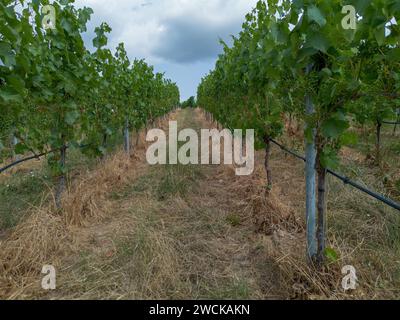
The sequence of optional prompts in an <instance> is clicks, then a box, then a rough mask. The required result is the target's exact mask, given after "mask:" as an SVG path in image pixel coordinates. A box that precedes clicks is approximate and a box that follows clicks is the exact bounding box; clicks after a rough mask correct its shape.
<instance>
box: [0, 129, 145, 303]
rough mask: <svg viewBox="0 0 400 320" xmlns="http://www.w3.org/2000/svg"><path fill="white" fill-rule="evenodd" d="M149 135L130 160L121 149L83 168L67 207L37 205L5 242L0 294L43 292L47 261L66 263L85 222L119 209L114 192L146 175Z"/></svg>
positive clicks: (66, 198)
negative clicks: (142, 173) (111, 195)
mask: <svg viewBox="0 0 400 320" xmlns="http://www.w3.org/2000/svg"><path fill="white" fill-rule="evenodd" d="M144 139H145V137H144V133H143V132H142V133H141V135H140V139H139V142H140V143H139V146H137V148H136V150H137V153H136V155H138V156H135V157H132V158H130V159H128V157H127V156H126V155H125V154H124V153H123V151H118V152H116V154H114V155H112V156H111V157H109V158H107V159H106V160H105V161H103V162H101V163H99V164H98V165H97V167H96V168H95V169H94V170H93V171H91V172H82V173H80V174H79V177H78V178H76V179H75V180H74V181H73V182H72V183H71V184H70V185H69V187H68V190H67V192H65V194H64V196H63V199H62V204H63V209H62V210H61V211H59V210H56V208H55V203H54V201H52V202H50V204H46V205H41V206H39V207H37V208H33V209H32V210H31V212H29V215H27V218H26V219H25V220H24V221H23V222H21V223H20V224H19V225H18V226H17V227H16V228H15V230H13V231H12V232H11V234H10V235H9V236H8V237H7V238H6V239H5V240H4V241H1V242H0V271H1V278H0V298H7V299H15V298H24V297H26V296H29V295H30V294H32V292H35V291H38V288H39V285H40V280H38V279H41V275H40V273H41V270H42V267H43V265H47V264H52V265H54V266H55V267H56V268H57V267H60V266H61V261H62V260H63V259H64V258H65V257H67V256H68V255H70V254H71V253H72V252H74V249H76V248H74V247H76V244H77V242H78V243H79V241H78V240H77V239H76V238H77V237H79V234H80V233H82V232H84V228H85V227H88V226H89V225H91V224H93V223H95V222H97V221H101V220H102V219H104V218H105V217H110V216H112V215H113V214H114V213H115V211H113V210H112V209H115V208H112V205H111V202H110V200H109V197H108V195H109V193H110V192H111V191H112V190H114V189H115V188H118V187H121V186H124V185H125V184H126V183H128V181H131V180H132V179H134V178H135V177H137V175H138V174H140V170H141V169H142V168H143V162H144ZM53 198H54V197H53ZM44 202H45V201H43V203H44Z"/></svg>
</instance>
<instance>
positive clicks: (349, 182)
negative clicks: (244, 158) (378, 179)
mask: <svg viewBox="0 0 400 320" xmlns="http://www.w3.org/2000/svg"><path fill="white" fill-rule="evenodd" d="M270 141H271V142H272V143H273V144H275V145H277V146H278V147H279V148H281V149H282V150H283V151H285V152H287V153H289V154H291V155H292V156H294V157H296V158H298V159H300V160H303V161H304V162H305V161H306V158H305V157H303V156H301V155H299V154H298V153H296V152H294V151H291V150H290V149H288V148H286V147H285V146H283V145H281V144H280V143H279V142H277V141H275V140H273V139H270ZM327 172H328V173H329V174H331V175H332V176H334V177H335V178H337V179H339V180H341V181H342V182H343V183H344V184H345V185H350V186H352V187H354V188H356V189H358V190H360V191H362V192H364V193H366V194H368V195H369V196H371V197H373V198H375V199H377V200H379V201H381V202H383V203H385V204H387V205H388V206H390V207H392V208H394V209H397V210H399V211H400V204H399V203H397V202H395V201H393V200H391V199H389V198H386V197H385V196H383V195H381V194H379V193H376V192H374V191H371V190H369V189H367V188H365V187H363V186H362V185H361V184H359V183H357V182H354V181H352V180H350V178H347V177H344V176H342V175H340V174H339V173H337V172H335V171H332V170H330V169H328V170H327Z"/></svg>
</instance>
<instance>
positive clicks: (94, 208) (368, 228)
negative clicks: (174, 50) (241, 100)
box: [0, 109, 400, 299]
mask: <svg viewBox="0 0 400 320" xmlns="http://www.w3.org/2000/svg"><path fill="white" fill-rule="evenodd" d="M168 120H179V124H182V123H183V124H184V125H187V126H190V127H192V128H197V129H199V128H209V127H212V126H215V124H211V123H209V122H207V121H206V120H205V117H204V114H203V112H202V111H201V110H199V109H196V110H194V111H193V112H192V111H181V110H178V111H176V112H174V113H173V114H171V115H170V116H169V119H168ZM157 125H158V124H157ZM159 125H160V126H161V127H162V128H163V129H166V128H167V121H162V122H161V123H159ZM133 140H135V139H133ZM139 142H140V144H139V147H137V148H136V149H135V157H132V158H131V159H128V158H127V157H126V155H124V153H123V152H122V151H118V152H117V153H116V154H114V155H113V156H111V157H110V158H107V159H105V160H104V161H103V162H102V163H99V164H98V166H97V167H96V168H95V169H94V170H91V171H86V172H81V173H80V174H79V176H78V177H77V178H75V179H74V180H73V181H72V183H71V184H70V186H69V188H68V192H66V194H65V196H64V198H63V207H64V210H63V211H61V212H59V211H57V210H55V209H54V205H51V204H50V205H46V204H43V205H41V206H38V207H37V208H34V209H33V210H32V212H31V214H29V215H28V217H27V218H26V219H25V220H24V221H23V222H22V223H20V224H19V225H18V226H17V227H16V229H15V230H14V231H13V232H12V233H11V235H9V236H8V237H7V239H6V240H5V241H3V242H0V271H1V277H0V298H6V299H32V298H33V299H37V298H43V299H190V298H191V299H204V298H208V299H214V298H216V299H238V298H239V299H366V298H373V299H380V298H396V297H397V298H398V291H396V290H398V289H396V288H398V287H399V285H398V284H399V281H400V280H399V279H400V271H399V256H400V254H399V252H400V250H399V248H400V246H399V245H398V243H400V233H399V232H398V228H397V227H398V225H399V222H400V221H399V220H398V219H396V218H395V217H396V216H395V215H394V213H393V212H392V211H390V210H388V209H386V208H385V207H383V206H380V205H377V204H376V203H374V202H373V201H370V200H368V199H367V198H366V197H365V196H362V195H361V194H359V193H355V192H353V191H351V192H350V190H349V189H347V187H344V186H342V185H341V184H339V183H338V182H336V181H333V180H332V181H330V183H329V185H330V188H329V197H328V198H329V204H328V206H329V212H328V222H329V244H328V245H329V247H331V248H333V249H334V250H335V251H336V252H337V253H338V259H337V261H332V262H331V263H330V264H329V265H327V266H326V267H325V268H324V270H322V271H321V270H316V269H314V268H313V267H310V266H309V265H308V264H307V261H306V259H305V242H306V241H305V228H304V218H303V215H304V211H305V209H304V194H305V191H304V189H305V186H304V178H303V171H304V168H303V164H302V163H301V162H298V161H297V160H296V159H293V158H291V157H289V156H285V155H284V154H283V153H282V152H281V151H280V150H274V151H273V153H272V157H271V161H272V168H273V173H274V188H273V190H272V191H267V190H266V187H265V184H266V183H265V181H266V176H265V172H264V168H263V161H264V159H263V158H264V155H263V152H257V154H256V169H255V172H254V174H253V175H251V176H248V177H237V176H235V172H234V167H232V166H231V167H229V166H201V167H200V166H196V167H193V166H180V165H178V166H166V167H149V166H148V165H147V164H146V163H145V160H144V156H145V147H146V143H145V141H144V132H142V133H141V135H140V137H139ZM344 155H348V157H347V158H349V159H350V161H353V162H356V163H360V162H362V161H361V160H360V154H359V153H358V152H352V150H347V149H346V150H344ZM364 179H365V182H366V183H373V182H375V180H374V179H375V178H374V175H365V177H364ZM354 226H356V227H357V229H355V228H354ZM396 228H397V229H396ZM45 264H52V265H54V266H55V267H56V269H57V272H58V273H57V290H56V291H54V292H50V293H47V292H44V291H43V290H41V288H40V280H41V278H42V276H43V275H41V274H40V271H41V268H42V266H43V265H45ZM345 265H353V266H355V267H356V269H357V275H358V278H359V288H358V289H357V290H356V291H354V292H350V293H348V294H346V293H344V292H343V289H342V288H341V281H342V277H343V275H342V274H341V268H342V267H343V266H345Z"/></svg>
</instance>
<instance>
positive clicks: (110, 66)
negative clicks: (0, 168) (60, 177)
mask: <svg viewBox="0 0 400 320" xmlns="http://www.w3.org/2000/svg"><path fill="white" fill-rule="evenodd" d="M73 2H74V1H68V0H60V1H54V2H53V3H52V4H51V5H52V6H53V7H54V8H55V11H56V25H55V28H54V29H44V27H43V26H42V18H43V15H42V13H41V9H42V7H43V6H44V5H48V4H49V1H48V0H34V1H30V2H26V1H2V2H1V3H0V109H1V112H0V113H1V118H0V119H1V124H0V143H1V144H2V145H8V144H9V143H8V141H7V139H9V136H10V134H14V135H15V136H17V137H18V138H19V140H20V143H21V146H19V148H20V149H21V148H25V149H24V151H32V152H38V151H42V150H46V149H57V148H61V147H62V146H65V145H69V146H78V145H80V144H85V145H90V148H88V149H87V151H86V152H87V153H88V154H91V155H101V154H102V153H104V150H105V149H104V140H105V139H106V137H110V136H111V135H112V134H114V133H116V132H117V131H119V130H121V129H122V128H123V127H124V125H125V123H126V120H128V124H129V126H130V128H136V129H140V128H141V127H143V126H144V125H145V124H146V123H147V122H148V121H151V120H153V119H155V118H157V117H159V116H161V115H163V114H165V113H167V112H168V111H170V110H171V109H172V108H173V107H175V106H176V105H178V104H179V90H178V87H177V86H176V85H175V84H174V83H172V82H171V81H170V80H167V79H165V78H164V76H163V75H162V74H158V73H155V72H154V69H153V67H151V66H149V65H148V64H147V63H146V62H145V61H142V60H140V61H139V60H135V61H134V62H133V63H131V62H130V61H129V59H128V56H127V53H126V51H125V48H124V45H123V44H120V45H119V46H118V47H117V49H116V51H115V54H114V55H113V54H112V52H111V51H110V50H109V49H107V48H106V46H107V41H108V39H107V34H108V33H110V32H111V28H110V27H109V26H108V25H107V24H106V23H102V24H101V25H100V26H99V27H97V28H96V29H95V34H96V37H95V38H94V39H93V45H94V47H95V48H96V51H95V52H94V53H90V52H89V51H88V50H87V48H86V47H85V45H84V42H83V39H82V36H81V34H82V33H83V32H85V31H86V24H87V22H88V21H89V19H90V17H91V15H92V14H93V11H92V9H90V8H86V7H85V8H83V9H77V8H75V7H74V5H73ZM17 4H19V5H21V6H22V10H18V11H19V12H17V11H16V5H17ZM21 150H22V149H21ZM0 152H1V150H0ZM1 160H2V158H0V162H1ZM57 160H58V158H57V155H55V156H53V157H52V158H51V159H50V162H51V163H52V164H54V165H56V164H57Z"/></svg>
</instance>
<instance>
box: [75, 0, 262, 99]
mask: <svg viewBox="0 0 400 320" xmlns="http://www.w3.org/2000/svg"><path fill="white" fill-rule="evenodd" d="M76 3H77V6H79V7H83V6H87V7H91V8H92V9H93V10H94V15H93V16H92V19H91V21H90V23H89V25H88V33H87V34H85V35H84V38H85V41H86V43H87V46H88V48H92V41H91V40H92V39H93V30H94V28H95V26H98V25H100V24H101V22H103V21H104V22H107V23H108V24H109V25H110V26H111V28H112V29H113V31H112V33H111V34H110V36H109V47H110V48H115V47H116V46H117V45H118V43H120V42H124V43H125V47H126V50H127V52H128V55H129V57H130V58H131V59H132V60H133V59H134V58H139V59H142V58H144V59H146V61H147V62H148V63H150V64H151V65H154V66H155V68H156V71H158V72H165V73H166V76H167V77H168V78H170V79H171V80H173V81H174V82H176V83H177V84H178V85H179V88H180V91H181V99H182V100H183V99H187V98H188V97H190V96H192V95H194V96H195V95H196V90H197V86H198V84H199V82H200V80H201V78H202V77H203V76H205V75H206V74H207V73H208V72H209V70H211V69H213V68H214V64H215V61H216V59H217V56H218V54H219V53H220V52H221V45H220V44H219V41H218V39H219V38H222V39H224V40H225V41H229V39H230V35H232V34H233V35H236V34H238V33H239V31H240V29H241V26H242V23H243V21H244V17H245V15H246V13H248V12H249V11H250V10H251V9H252V8H253V7H254V6H255V4H256V3H257V0H77V1H76Z"/></svg>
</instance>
